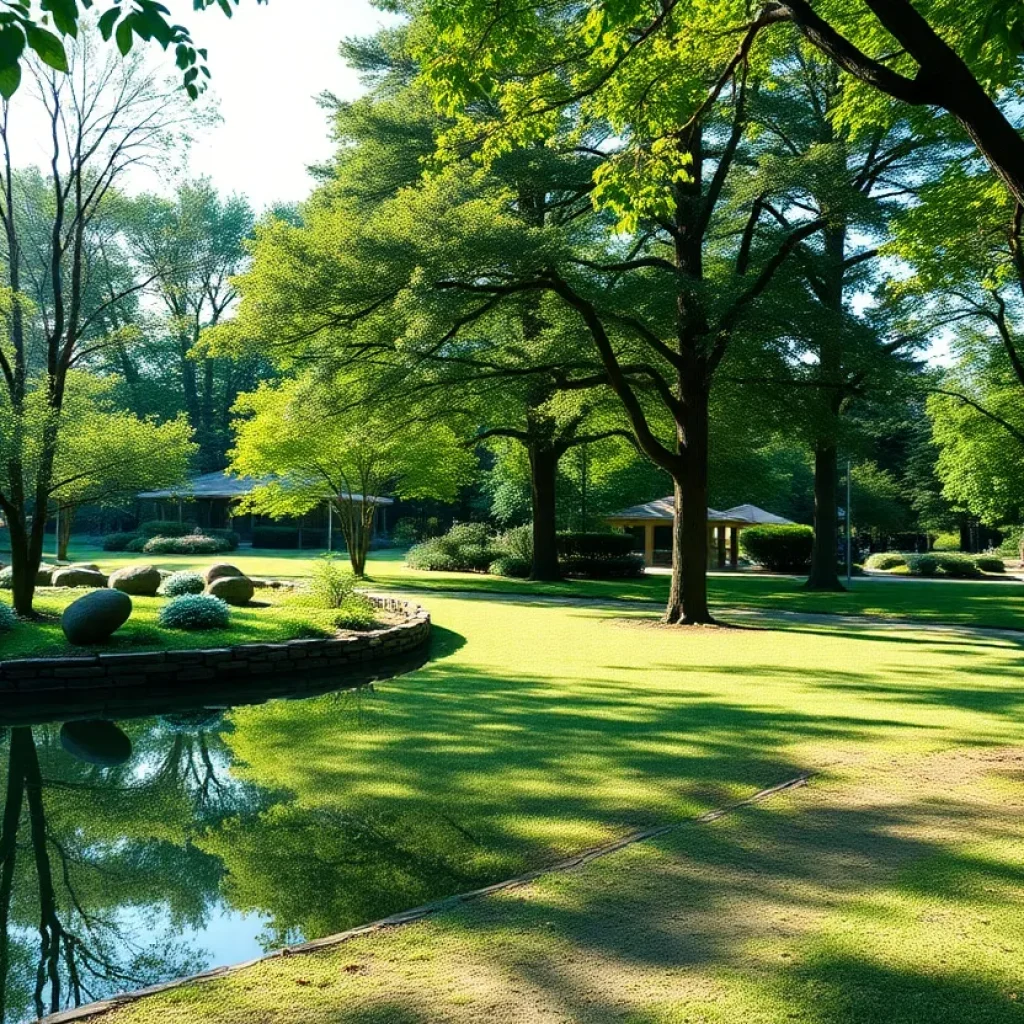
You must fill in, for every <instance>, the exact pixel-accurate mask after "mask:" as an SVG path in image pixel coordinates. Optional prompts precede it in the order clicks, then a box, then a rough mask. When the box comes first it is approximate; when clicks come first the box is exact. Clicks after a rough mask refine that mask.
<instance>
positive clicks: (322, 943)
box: [39, 771, 815, 1024]
mask: <svg viewBox="0 0 1024 1024" xmlns="http://www.w3.org/2000/svg"><path fill="white" fill-rule="evenodd" d="M814 775H815V773H814V772H811V771H808V772H801V773H800V774H799V775H797V776H794V777H793V778H791V779H786V780H784V781H783V782H778V783H776V784H775V785H772V786H767V787H766V788H764V789H761V790H758V791H757V792H756V793H753V794H752V795H751V796H749V797H746V798H745V799H743V800H738V801H736V802H735V803H731V804H728V805H726V806H725V807H720V808H716V809H715V810H711V811H706V812H705V813H703V814H700V815H697V816H696V817H694V818H687V819H685V820H683V821H678V822H674V823H672V824H670V825H658V826H655V827H653V828H648V829H641V830H636V831H633V832H630V833H628V834H627V835H625V836H622V837H621V838H619V839H616V840H612V841H611V842H608V843H603V844H601V845H600V846H594V847H590V848H589V849H587V850H583V851H581V852H580V853H577V854H574V855H573V856H571V857H567V858H566V859H565V860H561V861H558V862H556V863H554V864H549V865H547V866H545V867H541V868H536V869H534V870H532V871H527V872H525V873H523V874H521V875H517V876H515V877H514V878H508V879H505V880H504V881H501V882H495V883H493V884H492V885H488V886H484V887H483V888H480V889H472V890H470V891H469V892H464V893H457V894H455V895H453V896H445V897H442V898H441V899H438V900H433V901H432V902H430V903H424V904H422V905H421V906H419V907H413V908H411V909H410V910H403V911H399V912H398V913H397V914H391V915H390V916H388V917H384V918H381V919H380V920H379V921H372V922H370V923H368V924H364V925H358V926H357V927H355V928H350V929H349V930H348V931H344V932H339V933H337V934H335V935H327V936H325V937H324V938H322V939H314V940H313V941H311V942H303V943H299V944H297V945H294V946H285V947H283V948H281V949H276V950H273V951H272V952H270V953H266V954H264V955H263V956H259V957H255V958H254V959H252V960H246V961H244V962H242V963H238V964H231V965H228V966H223V967H213V968H211V969H210V970H207V971H202V972H200V973H199V974H193V975H189V976H186V977H184V978H175V979H174V980H172V981H166V982H162V983H160V984H158V985H150V986H148V987H147V988H142V989H137V990H135V991H134V992H126V993H124V994H122V995H117V996H112V997H110V998H109V999H103V1000H99V1001H97V1002H94V1003H89V1004H88V1005H86V1006H81V1007H78V1008H76V1009H72V1010H64V1011H62V1012H60V1013H55V1014H50V1015H49V1016H46V1017H43V1018H41V1019H40V1021H39V1024H69V1022H72V1021H85V1020H89V1019H90V1018H93V1017H98V1016H100V1015H101V1014H106V1013H109V1012H110V1011H112V1010H116V1009H118V1008H120V1007H123V1006H125V1005H128V1004H131V1003H135V1002H138V1001H139V1000H141V999H145V998H147V997H148V996H154V995H158V994H160V993H163V992H169V991H172V990H174V989H179V988H183V987H185V986H191V985H198V984H203V983H205V982H210V981H218V980H220V979H223V978H226V977H229V976H230V975H233V974H237V973H238V972H240V971H244V970H246V969H248V968H251V967H254V966H256V965H258V964H262V963H265V962H266V961H268V960H275V959H278V958H280V957H290V956H299V955H302V954H305V953H315V952H320V951H323V950H326V949H332V948H334V947H337V946H340V945H343V944H344V943H346V942H351V941H352V940H354V939H358V938H362V937H364V936H367V935H372V934H374V933H376V932H381V931H384V930H386V929H394V928H399V927H401V926H403V925H407V924H413V923H415V922H417V921H422V920H423V919H424V918H428V917H433V916H434V915H436V914H440V913H443V912H445V911H447V910H453V909H454V908H456V907H459V906H462V905H463V904H466V903H470V902H472V901H474V900H478V899H483V898H484V897H487V896H491V895H494V894H496V893H500V892H506V891H508V890H511V889H517V888H519V887H521V886H526V885H529V884H530V883H531V882H534V881H537V880H538V879H540V878H543V877H545V876H548V875H555V874H560V873H564V872H568V871H575V870H576V869H578V868H582V867H584V866H585V865H587V864H590V863H592V862H593V861H595V860H599V859H600V858H602V857H607V856H610V855H611V854H614V853H618V852H619V851H620V850H624V849H626V848H628V847H630V846H634V845H635V844H637V843H642V842H646V841H647V840H651V839H656V838H659V837H661V836H664V835H668V834H669V833H671V832H676V831H678V830H680V829H683V828H688V827H691V826H694V825H705V824H710V823H711V822H715V821H718V820H720V819H721V818H724V817H726V816H727V815H729V814H732V813H734V812H736V811H740V810H743V809H744V808H747V807H752V806H754V805H755V804H759V803H763V802H764V801H766V800H769V799H771V798H772V797H774V796H778V795H779V794H782V793H786V792H788V791H790V790H793V789H799V788H800V787H801V786H806V785H807V783H808V782H809V781H810V780H811V779H812V778H813V777H814Z"/></svg>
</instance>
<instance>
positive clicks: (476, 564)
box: [405, 523, 503, 572]
mask: <svg viewBox="0 0 1024 1024" xmlns="http://www.w3.org/2000/svg"><path fill="white" fill-rule="evenodd" d="M501 554H503V552H502V551H501V550H500V549H499V547H498V543H497V541H496V540H495V538H494V537H493V535H492V534H491V531H490V529H489V528H488V527H487V526H486V525H485V524H484V523H456V524H455V525H454V526H453V527H452V528H451V529H450V530H449V531H448V532H447V533H446V534H445V535H444V536H443V537H433V538H431V539H430V540H427V541H424V542H423V543H422V544H417V545H416V546H415V547H413V548H410V549H409V553H408V554H407V555H406V558H405V560H406V562H407V563H408V564H409V565H410V566H411V567H412V568H413V569H426V570H429V571H433V572H487V570H488V569H489V568H490V565H491V563H492V562H493V561H494V560H495V559H496V558H498V557H499V556H500V555H501Z"/></svg>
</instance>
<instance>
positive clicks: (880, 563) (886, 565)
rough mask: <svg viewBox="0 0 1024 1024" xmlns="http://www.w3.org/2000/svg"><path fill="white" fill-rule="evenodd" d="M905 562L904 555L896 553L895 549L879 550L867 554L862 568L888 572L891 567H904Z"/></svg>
mask: <svg viewBox="0 0 1024 1024" xmlns="http://www.w3.org/2000/svg"><path fill="white" fill-rule="evenodd" d="M906 564H907V559H906V557H905V556H904V555H901V554H898V553H896V552H895V551H879V552H877V553H876V554H874V555H869V556H868V558H867V561H865V563H864V568H865V569H878V570H879V571H881V572H888V571H889V570H891V569H900V568H902V567H905V566H906Z"/></svg>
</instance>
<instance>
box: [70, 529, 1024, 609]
mask: <svg viewBox="0 0 1024 1024" xmlns="http://www.w3.org/2000/svg"><path fill="white" fill-rule="evenodd" d="M71 554H72V556H73V557H74V558H75V559H76V560H80V561H90V562H92V561H95V562H97V563H98V564H100V565H101V566H102V567H103V568H104V569H113V568H116V567H117V566H120V565H130V564H132V563H137V562H139V561H140V560H144V561H146V562H151V563H153V564H155V565H159V566H161V567H165V568H169V569H183V568H192V567H195V566H197V565H198V566H202V565H208V564H210V563H211V562H212V561H215V560H225V561H230V562H232V563H233V564H235V565H237V566H238V567H239V568H240V569H242V570H243V571H244V572H247V573H249V574H250V575H254V576H279V577H286V578H287V577H297V578H301V577H303V576H305V575H307V574H308V572H309V564H310V561H311V557H312V556H311V555H310V553H308V552H296V551H254V550H252V549H241V550H239V551H236V552H232V553H230V554H228V555H224V556H216V557H215V558H211V557H209V556H207V557H205V558H203V559H198V560H196V559H188V558H182V557H180V556H173V555H145V556H140V555H132V554H110V553H108V552H104V551H101V550H99V549H98V548H95V547H89V546H86V545H76V546H75V547H73V549H72V552H71ZM339 557H342V558H343V557H344V556H343V555H341V556H339ZM368 573H369V577H370V583H371V584H373V585H374V586H376V587H380V588H392V589H394V588H401V589H405V590H424V591H433V592H451V591H479V592H486V593H507V594H544V595H550V596H563V597H590V598H606V599H615V600H627V601H652V602H656V603H658V604H660V603H662V602H664V601H665V600H666V598H667V596H668V586H669V578H668V576H665V575H650V576H646V577H644V578H642V579H638V580H565V581H562V582H559V583H532V582H530V581H527V580H510V579H503V578H501V577H496V576H486V575H483V574H478V573H433V572H421V571H417V570H415V569H410V568H409V567H408V566H406V565H405V552H404V551H401V550H385V551H377V552H373V553H372V554H371V558H370V562H369V566H368ZM802 584H803V581H802V580H800V579H797V578H791V577H783V576H764V575H759V574H757V573H749V574H739V575H728V574H726V575H713V576H712V577H711V579H710V591H711V599H712V601H713V602H714V603H715V604H717V605H719V606H721V607H724V608H728V607H752V608H777V609H784V610H789V611H795V612H824V613H835V614H848V615H872V616H880V617H888V618H894V619H922V620H925V621H932V622H952V623H965V624H970V625H977V626H992V627H1001V628H1009V629H1024V583H1021V582H1019V581H1014V580H1006V581H1002V582H992V583H989V582H958V581H947V580H939V581H927V580H926V581H918V580H907V579H898V580H877V579H867V578H858V579H854V581H853V582H852V584H851V589H850V591H849V592H848V593H845V594H813V593H807V592H806V591H804V590H803V589H802Z"/></svg>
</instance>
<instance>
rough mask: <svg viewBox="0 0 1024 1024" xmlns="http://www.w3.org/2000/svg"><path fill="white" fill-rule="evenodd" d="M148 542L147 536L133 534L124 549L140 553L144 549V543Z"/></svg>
mask: <svg viewBox="0 0 1024 1024" xmlns="http://www.w3.org/2000/svg"><path fill="white" fill-rule="evenodd" d="M148 543H149V538H148V537H142V536H135V537H132V539H131V540H130V541H128V543H127V544H125V546H124V549H125V551H131V552H133V553H134V554H137V555H141V554H142V552H143V551H145V550H146V545H147V544H148Z"/></svg>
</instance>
